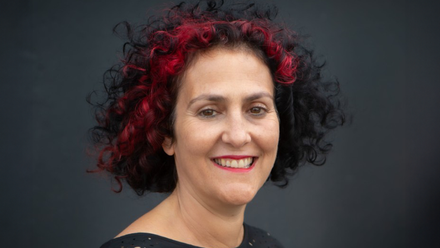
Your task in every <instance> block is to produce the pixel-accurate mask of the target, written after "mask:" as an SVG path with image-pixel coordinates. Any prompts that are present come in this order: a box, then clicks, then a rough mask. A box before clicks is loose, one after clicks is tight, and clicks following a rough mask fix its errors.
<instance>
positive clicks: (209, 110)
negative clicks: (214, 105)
mask: <svg viewBox="0 0 440 248" xmlns="http://www.w3.org/2000/svg"><path fill="white" fill-rule="evenodd" d="M202 114H203V115H204V116H212V115H213V114H214V110H212V109H205V110H203V112H202Z"/></svg>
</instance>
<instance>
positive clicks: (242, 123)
mask: <svg viewBox="0 0 440 248" xmlns="http://www.w3.org/2000/svg"><path fill="white" fill-rule="evenodd" d="M237 112H238V111H237ZM222 140H223V142H225V143H227V144H230V145H232V146H233V147H235V148H240V147H243V146H244V145H246V144H247V143H249V142H250V141H251V135H250V133H249V123H247V121H246V119H245V117H244V116H243V114H242V113H231V114H230V115H228V117H227V118H226V120H225V126H224V130H223V134H222Z"/></svg>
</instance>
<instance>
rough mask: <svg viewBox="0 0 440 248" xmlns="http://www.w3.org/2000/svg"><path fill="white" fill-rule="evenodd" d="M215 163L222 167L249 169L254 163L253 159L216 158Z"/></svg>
mask: <svg viewBox="0 0 440 248" xmlns="http://www.w3.org/2000/svg"><path fill="white" fill-rule="evenodd" d="M213 160H214V162H215V163H216V164H218V165H220V166H222V167H227V168H237V169H247V168H249V167H250V166H251V165H252V164H253V163H254V158H253V157H248V158H243V159H227V158H215V159H213Z"/></svg>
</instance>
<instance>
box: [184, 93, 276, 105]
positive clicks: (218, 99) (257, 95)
mask: <svg viewBox="0 0 440 248" xmlns="http://www.w3.org/2000/svg"><path fill="white" fill-rule="evenodd" d="M264 97H268V98H270V99H272V101H273V100H274V98H273V96H272V95H271V94H269V93H267V92H258V93H255V94H252V95H250V96H247V97H246V98H245V99H244V102H252V101H254V100H257V99H260V98H264ZM202 100H204V101H210V102H225V101H226V98H225V97H223V96H221V95H216V94H202V95H200V96H198V97H196V98H193V99H192V100H191V101H189V104H188V108H189V107H190V106H191V105H192V104H194V103H195V102H198V101H202Z"/></svg>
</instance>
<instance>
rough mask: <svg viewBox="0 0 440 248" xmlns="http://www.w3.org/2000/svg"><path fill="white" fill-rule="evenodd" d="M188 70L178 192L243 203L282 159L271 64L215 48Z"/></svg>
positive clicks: (172, 147)
mask: <svg viewBox="0 0 440 248" xmlns="http://www.w3.org/2000/svg"><path fill="white" fill-rule="evenodd" d="M193 62H194V63H193V64H192V65H190V66H189V68H188V69H187V70H186V72H185V74H184V76H183V78H182V82H181V87H180V89H179V93H178V97H177V104H176V109H175V114H176V115H175V122H174V135H175V137H174V140H173V143H171V140H170V139H166V141H165V142H164V145H163V147H164V150H165V152H166V153H167V154H169V155H174V159H175V163H176V168H177V174H178V183H177V190H180V191H182V190H183V191H184V192H185V194H187V193H189V194H191V195H192V196H193V197H195V198H196V199H199V200H203V201H208V202H210V203H212V204H217V205H215V206H218V204H228V205H243V204H246V203H248V202H249V201H251V200H252V198H253V197H254V196H255V194H256V193H257V191H258V190H259V189H260V187H261V186H262V185H263V184H264V182H265V181H266V179H267V178H268V176H269V173H270V171H271V169H272V167H273V164H274V162H275V158H276V154H277V146H278V139H279V121H278V116H277V112H276V109H275V104H274V86H273V82H272V78H271V74H270V71H269V69H268V67H267V66H266V65H265V64H264V63H263V62H262V61H261V60H260V59H259V58H257V57H256V56H255V55H254V54H252V53H251V52H249V51H242V50H238V49H236V50H230V49H222V48H220V49H215V50H212V51H208V52H206V53H203V54H201V55H198V56H197V57H196V58H195V60H194V61H193Z"/></svg>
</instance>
